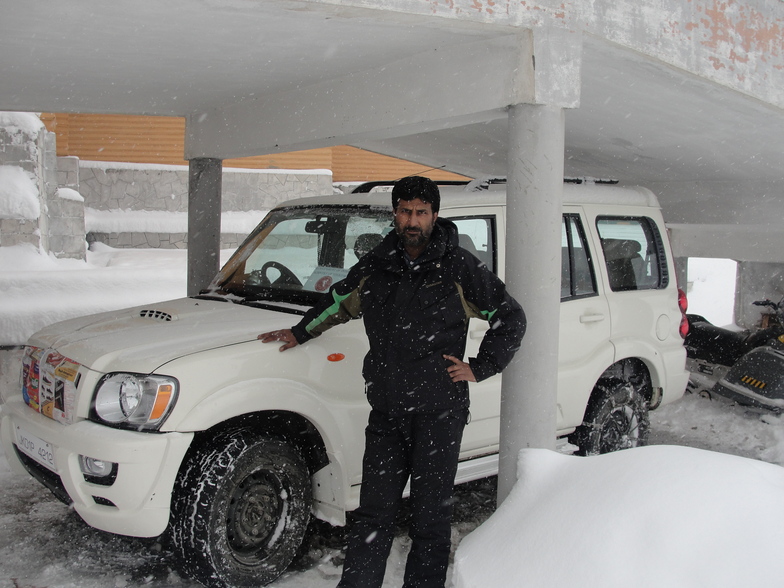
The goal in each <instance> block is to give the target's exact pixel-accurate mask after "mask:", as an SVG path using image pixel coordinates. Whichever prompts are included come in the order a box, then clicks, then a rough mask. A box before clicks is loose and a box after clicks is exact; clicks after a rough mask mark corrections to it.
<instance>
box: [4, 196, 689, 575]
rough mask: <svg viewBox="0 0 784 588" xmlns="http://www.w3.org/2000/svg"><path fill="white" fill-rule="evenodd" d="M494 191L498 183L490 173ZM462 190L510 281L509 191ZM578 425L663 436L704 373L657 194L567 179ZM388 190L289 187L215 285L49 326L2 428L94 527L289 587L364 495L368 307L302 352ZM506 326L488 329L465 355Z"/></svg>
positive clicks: (463, 469)
mask: <svg viewBox="0 0 784 588" xmlns="http://www.w3.org/2000/svg"><path fill="white" fill-rule="evenodd" d="M487 187H488V186H484V188H487ZM470 188H471V187H463V186H461V187H444V188H442V203H441V212H440V214H441V216H443V217H446V218H449V219H451V220H452V221H454V222H455V223H456V224H457V226H458V229H459V233H460V243H461V245H462V246H463V247H464V248H466V249H468V250H469V251H471V252H472V253H474V255H476V256H477V257H478V258H479V259H480V260H482V261H484V262H485V263H486V264H487V265H488V266H490V267H491V268H492V269H493V271H495V272H497V273H498V274H499V275H500V276H501V278H503V270H504V263H505V259H504V258H505V252H504V243H505V241H506V231H507V229H508V228H507V226H506V209H505V191H504V187H503V185H496V184H493V185H490V186H489V189H483V190H479V191H471V189H470ZM564 202H565V204H564V208H563V225H562V227H563V229H562V252H563V258H562V274H561V275H562V281H561V322H560V342H561V343H560V352H559V378H558V411H557V414H558V432H557V434H558V435H559V437H561V438H562V439H564V440H566V439H568V440H569V441H571V443H572V444H573V445H576V446H577V447H579V452H580V453H582V454H595V453H603V452H606V451H612V450H615V449H622V448H626V447H634V446H636V445H641V444H644V443H645V441H646V437H647V434H648V410H649V409H654V408H656V407H657V406H659V405H660V404H662V403H665V402H670V401H672V400H675V399H677V398H680V396H681V395H682V393H683V391H684V388H685V387H686V382H687V380H688V375H687V372H686V371H685V370H684V363H685V356H686V354H685V351H684V347H683V339H682V335H683V332H682V328H683V323H684V322H685V319H684V316H683V311H684V310H685V308H683V307H684V306H685V304H684V303H685V300H683V299H682V298H679V292H678V290H677V287H676V285H675V281H674V273H673V261H672V255H671V252H670V247H669V244H668V242H667V238H666V232H665V228H664V224H663V221H662V217H661V214H660V210H659V207H658V204H657V202H656V198H655V197H654V195H653V194H652V193H651V192H650V191H648V190H645V189H640V188H634V189H631V188H619V187H611V186H601V185H594V184H581V185H575V184H566V185H565V193H564ZM391 220H392V211H391V206H390V195H389V193H386V192H373V193H359V194H351V195H345V196H336V195H331V196H324V197H320V198H309V199H302V200H295V201H290V202H287V203H285V204H282V205H280V206H278V207H277V208H276V209H274V210H273V211H272V212H270V214H269V215H268V216H267V217H266V218H265V219H264V220H263V221H262V222H261V224H260V225H259V226H258V227H257V228H256V230H255V231H254V232H253V233H252V234H251V235H250V236H249V237H248V239H247V240H246V241H245V243H244V244H243V245H242V246H241V247H240V248H239V249H238V250H237V252H236V253H235V254H234V256H233V257H232V258H231V260H230V261H229V262H228V263H227V264H226V266H225V267H224V268H223V269H222V270H221V271H220V273H219V274H218V275H217V276H216V278H215V280H214V281H213V283H212V285H211V286H210V288H209V289H208V290H207V291H205V292H204V293H202V294H201V295H199V296H195V297H192V298H184V299H180V300H172V301H169V302H162V303H159V304H153V305H149V306H144V307H140V308H132V309H128V310H124V311H119V312H111V313H105V314H99V315H94V316H89V317H84V318H79V319H74V320H70V321H66V322H62V323H59V324H56V325H53V326H51V327H48V328H46V329H43V330H42V331H40V332H38V333H37V334H35V335H34V336H33V337H32V338H31V339H30V341H29V346H28V347H27V348H26V351H25V355H24V364H23V374H22V385H21V390H20V391H19V392H18V393H16V394H14V395H11V396H10V397H8V398H5V399H4V400H5V406H4V408H3V411H2V424H1V428H0V436H2V442H3V445H4V447H5V452H6V455H8V456H9V460H10V461H11V462H12V464H13V465H14V467H16V468H17V469H19V470H27V471H28V472H29V473H31V474H32V475H33V476H34V477H36V478H37V479H38V480H40V481H41V482H42V483H43V484H44V485H45V486H47V487H48V488H50V489H51V490H52V491H53V492H54V493H55V494H56V495H57V496H58V497H59V498H61V499H62V500H64V501H66V502H68V503H72V504H73V507H74V509H75V510H76V512H78V513H79V514H80V515H81V516H82V518H83V519H84V520H85V521H86V522H87V523H88V524H90V525H92V526H94V527H97V528H99V529H103V530H106V531H110V532H113V533H120V534H124V535H134V536H140V537H153V536H157V535H159V534H162V533H164V531H166V530H167V526H168V527H169V536H170V537H171V538H172V539H173V543H174V545H175V549H176V551H177V553H178V555H179V556H181V561H182V562H183V566H184V569H185V572H186V573H187V574H188V575H190V576H192V577H194V578H196V579H198V580H199V581H201V582H202V583H204V584H206V585H209V586H252V585H259V584H260V583H267V582H269V581H272V580H273V579H274V578H275V577H276V576H277V575H279V574H280V573H281V572H282V571H283V570H285V568H286V566H287V565H288V564H289V563H290V561H291V560H292V558H293V557H294V555H295V554H296V551H297V549H298V546H299V544H300V543H301V541H302V538H303V534H304V532H305V528H306V526H307V523H308V520H309V517H310V516H311V515H314V516H316V517H318V518H320V519H323V520H326V521H329V522H331V523H333V524H336V525H341V524H344V523H345V518H346V512H347V511H349V510H352V509H353V508H355V507H356V506H357V504H358V497H359V485H360V482H361V474H362V472H361V457H362V452H363V443H364V435H363V431H364V427H365V424H366V418H367V413H368V410H369V408H368V405H367V402H366V400H365V397H364V385H363V381H362V376H361V371H362V370H361V365H362V359H363V357H364V355H365V352H366V350H367V342H366V337H365V334H364V330H363V327H362V324H361V321H351V322H350V323H349V324H347V325H344V326H343V327H341V328H338V329H334V330H331V331H330V332H329V333H327V334H325V335H324V336H322V337H319V338H318V339H315V340H313V341H311V342H310V343H308V344H307V345H304V346H302V347H298V348H297V349H296V350H295V351H293V352H288V353H283V354H281V353H279V352H278V346H277V345H264V344H262V343H260V342H259V341H257V339H256V336H257V335H258V334H259V333H263V332H266V331H270V330H273V329H280V328H287V327H290V326H291V325H292V324H294V323H296V322H297V321H298V320H299V317H300V316H301V315H302V314H303V313H304V312H305V311H306V310H307V308H308V307H309V305H312V304H313V302H314V301H315V300H316V299H317V297H318V296H320V295H321V293H323V292H324V291H326V290H327V289H328V288H329V286H330V285H331V284H332V283H333V282H334V281H336V280H340V279H341V278H343V277H344V276H345V275H346V274H347V272H348V268H349V267H350V266H351V265H352V264H354V263H355V262H356V260H357V259H358V257H359V256H361V255H363V254H364V253H365V252H366V251H367V250H369V248H370V247H372V246H373V244H374V243H376V242H378V241H379V240H380V238H381V236H382V235H384V234H386V233H387V232H388V231H390V230H391V227H392V225H391ZM486 328H487V324H486V323H482V322H480V321H476V322H473V321H472V323H471V324H470V325H469V337H468V346H469V348H468V350H467V352H466V355H467V356H473V355H475V354H476V351H477V348H478V345H479V342H480V341H481V338H482V335H483V333H484V330H485V329H486ZM499 396H500V377H498V376H495V377H493V378H490V379H488V380H486V381H484V382H482V383H479V384H472V387H471V415H472V418H471V422H470V424H469V425H468V427H467V428H466V430H465V435H464V438H463V445H462V454H461V463H460V469H459V472H458V476H457V482H464V481H468V480H471V479H476V478H479V477H484V476H488V475H492V474H494V473H495V472H496V469H497V451H498V431H499Z"/></svg>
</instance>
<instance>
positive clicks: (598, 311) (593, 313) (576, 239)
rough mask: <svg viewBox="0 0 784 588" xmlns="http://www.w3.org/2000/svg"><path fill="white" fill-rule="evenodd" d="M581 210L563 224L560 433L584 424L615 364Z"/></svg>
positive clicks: (568, 213)
mask: <svg viewBox="0 0 784 588" xmlns="http://www.w3.org/2000/svg"><path fill="white" fill-rule="evenodd" d="M591 228H592V227H591V226H590V225H589V223H588V222H587V219H586V216H585V213H584V211H583V209H582V207H577V206H565V207H564V214H563V219H562V223H561V313H560V314H561V319H560V325H559V346H558V412H557V428H558V431H559V433H560V434H563V433H565V432H569V431H570V430H571V429H573V428H574V427H576V426H578V425H579V424H580V423H582V420H583V415H584V413H585V407H586V404H587V402H588V398H589V397H590V394H591V391H592V389H593V387H594V384H595V382H596V380H597V378H598V377H599V375H600V374H601V373H602V372H603V371H604V370H605V369H606V368H607V366H609V365H611V364H612V362H613V356H614V354H613V346H612V344H611V342H610V332H611V321H610V309H609V305H608V303H607V298H606V296H605V295H604V294H605V292H604V288H603V286H602V283H601V280H600V279H599V276H600V274H599V273H598V272H597V270H596V267H597V266H596V263H597V260H598V259H599V257H598V256H597V252H596V251H594V250H593V249H592V247H591V241H592V240H591V239H590V238H589V234H588V231H590V230H591Z"/></svg>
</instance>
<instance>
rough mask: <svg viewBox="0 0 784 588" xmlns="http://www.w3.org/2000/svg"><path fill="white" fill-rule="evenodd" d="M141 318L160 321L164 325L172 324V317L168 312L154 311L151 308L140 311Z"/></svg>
mask: <svg viewBox="0 0 784 588" xmlns="http://www.w3.org/2000/svg"><path fill="white" fill-rule="evenodd" d="M139 316H140V317H141V318H148V319H152V320H154V321H160V322H162V323H170V322H171V321H172V315H170V314H169V313H168V312H163V311H162V310H152V309H149V308H146V309H143V310H141V311H139Z"/></svg>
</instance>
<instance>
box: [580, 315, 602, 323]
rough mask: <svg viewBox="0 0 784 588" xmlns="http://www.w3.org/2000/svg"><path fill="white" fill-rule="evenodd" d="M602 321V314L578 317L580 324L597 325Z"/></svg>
mask: <svg viewBox="0 0 784 588" xmlns="http://www.w3.org/2000/svg"><path fill="white" fill-rule="evenodd" d="M603 320H604V315H603V314H584V315H581V316H580V322H581V323H598V322H599V321H603Z"/></svg>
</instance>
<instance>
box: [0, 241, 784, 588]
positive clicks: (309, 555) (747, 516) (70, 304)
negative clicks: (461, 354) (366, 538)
mask: <svg viewBox="0 0 784 588" xmlns="http://www.w3.org/2000/svg"><path fill="white" fill-rule="evenodd" d="M229 253H230V252H223V255H222V258H223V260H225V258H226V257H227V255H228V254H229ZM731 271H733V268H732V267H728V266H727V265H726V262H725V263H724V264H723V265H722V264H721V263H716V262H696V263H695V265H694V266H693V267H692V268H691V276H692V278H693V279H694V284H693V287H692V290H691V292H690V301H691V310H692V311H694V312H699V313H700V314H703V315H705V316H706V317H708V318H709V319H711V320H713V321H714V322H716V323H717V324H727V323H729V322H730V321H731V320H732V310H731V309H732V305H731V302H729V303H727V301H726V300H727V297H728V294H727V289H728V286H727V284H734V276H733V277H732V279H730V278H729V277H728V274H729V273H730V272H731ZM731 291H732V290H731V286H729V292H730V293H731ZM717 292H723V293H724V294H723V295H721V294H718V293H717ZM184 293H185V252H183V251H166V250H156V251H151V250H144V251H139V250H114V249H110V248H107V247H100V246H99V247H98V248H97V249H96V250H95V251H92V252H90V254H89V258H88V261H87V262H86V263H85V262H79V261H63V260H55V259H52V258H49V257H43V256H41V255H39V254H38V252H37V251H35V250H34V249H32V248H25V247H12V248H9V247H3V248H0V336H2V338H3V341H0V344H2V345H9V344H17V343H21V342H22V341H23V340H24V339H25V338H26V337H27V336H28V335H29V334H30V333H31V332H32V331H34V330H35V329H37V328H40V327H41V326H43V325H44V324H47V323H49V322H53V321H54V320H59V319H63V318H67V317H70V316H76V315H77V314H85V313H86V312H92V311H100V310H109V309H112V308H121V307H125V306H130V305H135V304H142V303H145V302H152V301H156V300H164V299H167V298H174V297H178V296H182V295H184ZM729 296H731V294H729ZM13 353H14V352H8V351H6V352H4V355H5V357H6V358H7V357H8V356H9V355H12V354H13ZM16 353H18V352H16ZM0 370H2V371H0V386H3V387H11V386H14V385H15V381H16V378H17V375H16V373H15V371H14V370H15V367H14V365H13V364H9V363H8V362H6V363H4V364H2V365H0ZM651 421H652V442H653V444H655V445H659V446H661V445H667V446H672V445H681V446H689V447H693V448H698V449H700V450H709V452H706V451H696V450H695V451H685V450H679V449H677V448H673V447H660V448H655V451H653V452H651V451H648V450H646V449H642V450H632V451H628V452H625V454H623V455H621V454H616V455H613V456H601V457H598V458H577V457H570V456H560V455H557V454H551V453H549V452H542V451H539V450H533V451H531V452H529V453H527V454H524V456H523V460H522V463H523V464H524V468H523V470H522V471H523V479H522V481H521V483H519V484H518V485H517V486H516V487H515V489H514V492H513V498H514V500H513V501H508V504H509V506H508V507H507V509H506V511H505V512H503V513H502V517H500V519H501V520H502V521H503V520H507V521H513V520H517V521H518V522H517V524H511V525H504V524H500V523H498V522H497V519H499V517H494V518H493V519H491V522H490V523H488V524H487V525H485V526H484V527H482V528H481V530H480V531H478V532H477V533H476V534H475V535H474V538H473V539H470V540H467V541H466V542H465V543H464V547H462V548H461V549H460V551H459V552H458V555H457V560H458V562H459V564H458V566H457V571H456V573H455V578H454V579H455V584H456V586H458V587H460V588H468V587H469V586H471V587H477V588H485V587H486V586H491V585H492V586H496V587H497V588H503V587H504V586H518V585H526V586H534V587H538V588H552V587H554V586H569V587H571V586H573V585H582V586H587V587H589V588H592V587H597V588H613V587H615V586H618V587H620V586H628V585H639V586H652V587H653V586H656V587H659V586H667V587H672V586H682V587H695V588H696V587H698V586H700V587H701V586H711V588H716V587H727V588H729V587H730V586H733V587H735V586H738V585H749V586H755V588H756V587H760V586H771V587H772V586H779V585H781V580H780V576H781V573H780V572H779V571H778V570H777V566H776V561H777V559H773V555H770V557H771V560H770V561H765V560H764V559H761V558H763V557H768V556H769V554H776V553H780V552H781V549H782V548H784V535H782V533H784V511H782V507H780V506H779V504H780V503H781V500H780V496H781V492H782V490H784V469H782V468H780V467H778V466H781V465H784V421H782V419H781V418H780V417H778V416H775V415H771V414H763V413H760V412H756V411H751V410H747V409H743V408H740V407H737V406H734V405H732V404H731V403H729V402H725V401H723V400H721V399H713V400H709V399H706V398H701V397H698V396H693V395H686V396H685V397H684V398H683V399H682V400H681V401H678V402H676V403H674V404H671V405H669V406H666V407H662V408H661V409H659V410H657V411H655V412H654V413H653V414H652V415H651ZM725 454H733V455H734V456H741V457H743V458H751V459H738V458H737V457H731V456H727V455H725ZM761 462H768V463H767V464H766V463H761ZM770 464H775V465H770ZM558 483H560V484H561V485H560V486H559V485H558ZM578 488H579V491H578V490H577V489H578ZM494 493H495V481H494V480H492V479H490V480H480V481H477V482H473V483H471V484H467V485H465V486H462V487H460V488H459V489H458V493H457V506H456V516H455V520H454V524H453V543H454V545H455V547H456V548H457V546H458V545H460V543H461V541H462V540H463V538H465V537H466V536H467V535H469V533H471V532H472V531H473V530H474V529H476V528H477V527H479V526H480V525H482V523H484V522H485V521H487V520H488V518H489V517H490V515H491V514H492V513H493V511H494V505H495V494H494ZM609 493H612V499H611V500H608V495H609ZM741 508H742V509H743V510H742V511H739V510H738V509H741ZM738 512H740V513H741V515H742V516H738ZM400 524H401V532H400V534H399V537H398V539H397V540H396V541H395V544H394V548H393V552H392V556H391V557H390V560H389V563H388V573H387V579H386V581H385V584H384V586H385V587H387V588H391V587H399V586H401V584H402V575H403V561H404V559H405V554H406V552H407V549H408V540H407V538H406V536H405V517H404V516H401V520H400ZM0 525H1V526H2V529H3V532H2V533H0V588H12V587H13V588H19V587H23V586H24V587H27V588H32V587H37V588H43V587H47V588H65V587H80V588H99V587H100V588H104V587H126V586H128V587H130V586H151V587H155V588H163V587H167V586H179V587H190V586H193V584H192V583H190V582H189V581H188V580H185V579H183V578H181V577H180V576H179V575H178V574H177V572H176V571H174V567H173V562H172V560H171V558H170V556H169V554H168V551H167V548H166V546H165V545H162V544H161V543H159V542H158V541H156V540H140V539H134V538H127V537H119V536H115V535H110V534H106V533H102V532H100V531H97V530H95V529H92V528H90V527H88V526H86V525H85V524H83V523H82V522H81V520H80V519H79V517H78V516H77V515H76V514H75V513H74V512H73V511H71V510H70V509H69V508H68V507H66V506H65V505H63V504H61V503H59V502H57V501H56V500H55V499H54V498H53V497H51V496H50V495H49V494H48V492H47V491H46V490H44V489H43V488H42V487H41V486H40V485H39V484H38V483H37V482H34V481H32V480H31V479H29V478H27V477H24V476H16V475H14V474H12V473H11V472H10V469H9V466H8V462H7V460H6V459H5V457H4V456H2V455H1V454H0ZM700 531H701V532H700ZM343 538H344V530H343V529H340V528H332V527H329V526H327V525H325V524H323V523H314V525H313V533H312V534H311V535H310V538H309V542H308V546H307V549H306V550H304V553H303V555H302V556H301V557H300V558H299V559H298V560H297V561H296V562H295V564H294V565H293V566H292V567H291V569H290V570H289V571H288V572H287V573H286V574H284V576H283V577H282V578H281V579H280V580H278V581H276V582H274V584H273V586H275V587H279V588H305V587H307V588H326V587H332V586H335V584H337V581H338V579H339V575H340V565H341V563H342V553H341V548H342V545H343ZM515 550H518V551H515ZM493 552H496V553H501V552H503V554H504V558H503V560H502V563H503V565H501V564H496V563H494V562H492V561H491V560H490V559H489V558H490V557H491V553H493ZM510 562H511V563H512V565H510ZM610 567H612V572H611V571H610ZM569 569H571V570H582V572H583V574H584V575H583V576H582V581H580V582H577V581H575V577H574V576H569V574H568V573H566V571H568V570H569ZM477 570H479V571H477ZM548 570H553V574H552V575H548ZM565 570H566V571H565ZM722 570H723V573H718V572H719V571H722ZM728 570H729V571H728ZM452 571H453V568H452V567H450V582H451V581H452V580H451V576H452ZM556 572H558V573H556ZM739 577H740V578H744V579H747V580H748V582H740V583H739V580H738V578H739ZM630 578H635V579H638V580H639V581H637V582H632V581H630ZM483 582H485V583H483ZM560 582H563V583H560Z"/></svg>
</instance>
